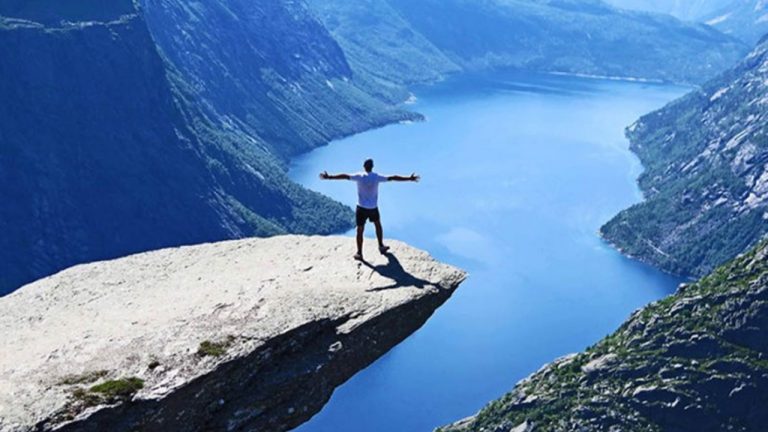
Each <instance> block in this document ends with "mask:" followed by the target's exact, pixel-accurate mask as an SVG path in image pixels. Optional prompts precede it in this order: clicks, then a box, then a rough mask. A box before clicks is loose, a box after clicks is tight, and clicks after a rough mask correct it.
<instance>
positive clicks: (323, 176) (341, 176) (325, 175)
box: [320, 171, 352, 180]
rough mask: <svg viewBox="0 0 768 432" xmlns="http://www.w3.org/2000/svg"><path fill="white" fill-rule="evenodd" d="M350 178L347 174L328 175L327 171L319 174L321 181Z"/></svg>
mask: <svg viewBox="0 0 768 432" xmlns="http://www.w3.org/2000/svg"><path fill="white" fill-rule="evenodd" d="M351 177H352V176H351V175H349V174H328V171H323V172H321V173H320V178H321V179H323V180H349V179H350V178H351Z"/></svg>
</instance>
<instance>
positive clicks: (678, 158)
mask: <svg viewBox="0 0 768 432" xmlns="http://www.w3.org/2000/svg"><path fill="white" fill-rule="evenodd" d="M767 120H768V41H766V42H763V43H761V44H760V45H758V46H757V48H756V49H755V50H754V51H753V52H752V53H751V54H749V55H748V56H747V58H746V59H745V60H744V61H742V62H741V63H740V64H739V65H738V66H737V67H736V68H734V69H732V70H731V71H729V72H727V73H725V74H724V75H722V76H720V77H719V78H716V79H714V80H712V81H710V82H708V83H707V84H706V85H704V86H703V87H702V88H701V89H699V90H696V91H694V92H692V93H690V94H688V95H687V96H685V97H683V98H681V99H680V100H678V101H675V102H673V103H671V104H670V105H668V106H667V107H665V108H663V109H661V110H659V111H657V112H654V113H651V114H648V115H646V116H644V117H643V118H641V119H640V120H639V121H638V122H637V123H636V124H634V125H632V126H631V127H630V128H629V129H628V136H629V138H630V141H631V148H632V150H633V151H634V152H635V153H637V154H638V156H639V157H640V159H641V161H642V163H643V165H644V166H645V172H644V173H643V174H642V176H641V177H640V187H641V188H642V189H643V191H644V192H645V196H646V201H645V202H643V203H641V204H638V205H636V206H634V207H632V208H630V209H628V210H626V211H624V212H622V213H621V214H619V215H618V216H617V217H616V218H614V219H613V220H612V221H610V222H609V223H608V224H606V225H605V226H604V227H603V228H602V233H603V235H604V236H605V237H606V238H607V239H608V240H609V241H611V242H613V243H615V244H616V245H618V247H619V248H620V249H622V250H623V251H624V252H626V253H628V254H630V255H633V256H636V257H639V258H640V259H642V260H644V261H648V262H650V263H652V264H654V265H657V266H659V267H661V268H663V269H664V270H667V271H670V272H674V273H681V274H693V275H697V276H701V275H703V274H706V273H707V272H709V271H711V270H712V269H713V268H714V267H715V266H717V265H719V264H722V263H724V262H725V261H727V260H729V259H731V258H733V257H734V256H736V255H737V254H739V253H741V252H744V251H746V250H747V249H748V248H749V247H750V246H753V245H754V244H755V243H756V242H758V241H759V240H760V239H761V238H762V237H763V236H764V235H765V234H766V233H768V212H766V210H767V207H768V141H767V140H766V136H767V135H766V134H767V133H768V127H767V125H768V121H767Z"/></svg>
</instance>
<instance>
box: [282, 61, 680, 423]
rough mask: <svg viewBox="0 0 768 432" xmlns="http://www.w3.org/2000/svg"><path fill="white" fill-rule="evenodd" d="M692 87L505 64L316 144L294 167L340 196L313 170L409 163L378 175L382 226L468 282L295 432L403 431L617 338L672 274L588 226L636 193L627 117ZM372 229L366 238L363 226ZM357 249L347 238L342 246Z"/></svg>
mask: <svg viewBox="0 0 768 432" xmlns="http://www.w3.org/2000/svg"><path fill="white" fill-rule="evenodd" d="M686 90H687V89H685V88H680V87H673V86H664V85H652V84H641V83H629V82H618V81H604V80H593V79H581V78H574V77H554V76H539V75H522V74H506V75H504V76H495V77H489V76H486V77H471V78H467V77H464V78H461V79H454V80H449V81H446V82H443V83H441V84H439V85H436V86H433V87H428V88H422V89H418V90H417V91H416V94H417V96H418V102H417V103H416V104H415V105H413V106H412V108H413V109H414V110H417V111H419V112H421V113H423V114H425V115H426V116H427V121H426V122H421V123H414V124H407V125H394V126H389V127H386V128H383V129H379V130H375V131H371V132H366V133H363V134H360V135H357V136H353V137H351V138H348V139H344V140H341V141H337V142H334V143H332V144H331V145H329V146H327V147H324V148H320V149H317V150H315V151H313V152H311V153H309V154H307V155H305V156H303V157H300V158H298V159H296V160H295V163H294V164H293V167H292V169H291V172H290V175H291V177H292V178H293V179H295V180H296V181H298V182H300V183H301V184H303V185H305V186H307V187H309V188H311V189H313V190H316V191H319V192H322V193H324V194H326V195H329V196H331V197H333V198H335V199H337V200H339V201H342V202H344V203H347V204H349V205H354V204H355V188H354V185H353V184H352V183H349V182H343V181H342V182H329V181H320V180H319V179H318V177H317V174H318V173H319V172H321V171H323V170H328V171H329V172H351V171H352V172H353V171H359V170H360V166H361V164H362V161H363V160H364V159H365V158H367V157H372V158H374V159H375V161H376V170H377V171H379V172H380V173H382V174H395V173H398V174H405V175H409V174H410V173H411V172H414V171H415V172H418V173H419V174H421V175H422V181H421V182H420V183H418V184H412V183H395V184H384V185H382V187H381V190H380V201H379V205H380V209H381V213H382V222H383V224H384V229H385V235H386V236H389V237H393V238H397V239H400V240H404V241H406V242H408V243H410V244H412V245H414V246H417V247H420V248H423V249H426V250H428V251H430V253H432V255H433V256H435V257H437V258H438V259H440V260H443V261H446V262H448V263H451V264H454V265H457V266H460V267H462V268H464V269H466V270H468V271H469V273H470V278H469V279H468V280H467V281H466V282H465V283H464V284H463V285H462V286H461V287H460V288H459V290H458V291H457V292H456V294H455V295H454V296H453V297H452V298H451V299H450V300H449V301H448V302H447V303H446V304H445V305H444V306H443V307H442V308H440V309H439V310H438V311H437V312H436V313H435V314H434V316H433V317H432V318H431V319H430V320H429V321H428V322H427V324H426V325H425V326H424V327H423V328H422V329H420V330H419V331H418V332H417V333H415V334H414V335H412V336H411V337H410V338H408V339H407V340H406V341H404V342H403V343H402V344H400V345H399V346H397V347H395V348H394V349H393V350H392V351H391V352H389V353H388V354H387V355H385V356H384V357H383V358H381V359H380V360H379V361H377V362H376V363H374V364H373V365H371V366H370V367H369V368H367V369H365V370H363V371H361V372H360V373H358V374H357V375H356V376H355V377H353V378H352V379H351V380H350V381H348V382H347V383H346V384H344V385H343V386H341V387H340V388H339V389H338V390H337V391H336V392H335V394H334V395H333V398H332V399H331V401H330V402H329V403H328V405H327V406H326V407H325V408H324V409H323V410H322V411H321V412H320V413H319V414H317V415H316V416H315V417H314V418H313V419H312V420H311V421H309V422H308V423H306V424H305V425H303V426H301V427H300V428H298V429H297V430H298V431H301V432H321V431H322V432H324V431H328V432H344V431H349V432H353V431H354V432H375V431H386V432H393V431H397V432H408V431H419V432H420V431H430V430H432V429H433V428H435V427H437V426H440V425H443V424H445V423H448V422H451V421H454V420H457V419H459V418H462V417H465V416H468V415H471V414H473V413H475V412H476V411H477V410H478V409H479V408H481V407H482V406H484V405H485V404H486V403H488V402H489V401H491V400H492V399H495V398H498V397H499V396H501V395H503V394H504V393H506V392H507V391H509V390H510V389H511V388H512V387H513V385H514V384H515V383H516V382H517V381H518V380H520V379H521V378H524V377H525V376H527V375H529V374H530V373H532V372H534V371H535V370H537V369H538V368H539V367H540V366H542V365H543V364H544V363H547V362H549V361H551V360H553V359H555V358H556V357H559V356H562V355H564V354H567V353H571V352H577V351H581V350H583V349H584V348H586V347H587V346H589V345H591V344H593V343H594V342H596V341H598V340H599V339H600V338H602V337H604V336H606V335H607V334H609V333H611V332H612V331H613V330H614V329H616V328H617V327H618V326H619V324H621V323H622V322H623V321H624V320H625V319H626V318H627V316H628V315H629V314H630V313H631V312H632V311H633V310H635V309H637V308H639V307H641V306H643V305H645V304H647V303H649V302H651V301H653V300H656V299H659V298H661V297H663V296H665V295H667V294H669V293H671V292H672V291H674V288H675V287H676V286H677V284H678V283H679V282H680V281H679V280H677V279H675V278H673V277H670V276H667V275H664V274H662V273H660V272H658V271H656V270H654V269H653V268H650V267H648V266H646V265H643V264H641V263H638V262H635V261H632V260H629V259H627V258H624V257H622V256H621V255H620V254H619V253H617V252H616V251H614V250H613V249H611V247H609V246H608V245H606V244H605V243H603V242H602V241H601V239H600V238H599V237H598V235H597V231H598V228H599V227H600V225H601V224H603V223H604V222H606V221H607V220H608V219H609V218H610V217H611V216H613V215H614V214H616V213H617V212H618V211H619V210H621V209H623V208H625V207H627V206H629V205H631V204H633V203H635V202H638V201H639V200H641V194H640V192H639V190H638V188H637V186H636V183H635V179H636V177H637V176H638V175H639V174H640V172H641V170H642V167H641V165H640V164H639V162H638V161H637V159H636V158H635V157H634V156H633V155H632V154H631V153H630V152H629V150H628V143H627V141H626V139H625V138H624V134H623V130H624V128H625V127H626V126H627V125H629V124H631V123H632V122H633V121H635V120H636V119H637V118H638V117H639V116H640V115H642V114H645V113H648V112H650V111H652V110H654V109H657V108H660V107H662V106H663V105H664V104H665V103H666V102H668V101H670V100H672V99H674V98H676V97H678V96H680V95H682V94H683V93H684V92H685V91H686ZM372 231H373V230H372V227H369V229H368V234H369V235H372ZM353 251H354V246H353V241H352V240H351V239H350V254H352V253H353Z"/></svg>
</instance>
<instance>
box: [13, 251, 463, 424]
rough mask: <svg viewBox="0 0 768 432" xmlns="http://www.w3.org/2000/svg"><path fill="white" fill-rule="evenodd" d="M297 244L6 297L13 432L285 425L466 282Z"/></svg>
mask: <svg viewBox="0 0 768 432" xmlns="http://www.w3.org/2000/svg"><path fill="white" fill-rule="evenodd" d="M368 246H370V248H371V249H370V250H366V252H367V257H368V259H369V260H370V263H359V262H356V261H353V260H352V257H351V255H352V251H353V248H354V246H353V240H352V239H349V238H343V237H302V236H285V237H275V238H269V239H248V240H241V241H230V242H222V243H213V244H205V245H199V246H190V247H181V248H175V249H165V250H159V251H154V252H148V253H142V254H138V255H133V256H129V257H126V258H121V259H118V260H114V261H105V262H98V263H92V264H86V265H81V266H77V267H73V268H70V269H68V270H65V271H63V272H61V273H59V274H56V275H54V276H51V277H48V278H46V279H42V280H39V281H37V282H34V283H32V284H29V285H27V286H25V287H22V288H21V289H19V290H18V291H16V292H14V293H13V294H10V295H8V296H6V297H4V298H1V299H0V333H2V335H3V338H2V339H1V341H2V342H0V351H2V353H3V355H2V356H0V431H3V432H10V431H14V432H15V431H31V430H52V429H54V428H56V429H57V430H68V431H69V430H88V431H104V430H109V431H121V430H126V431H127V430H174V431H183V430H259V431H270V430H287V429H290V428H292V427H295V426H297V425H298V424H300V423H301V422H303V421H306V420H307V419H308V418H309V417H311V415H312V414H314V413H315V412H317V411H318V410H319V409H320V408H321V407H322V405H323V404H324V403H325V402H326V401H327V400H328V398H329V397H330V395H331V393H332V392H333V389H334V388H335V387H336V386H337V385H339V384H340V383H342V382H344V381H345V380H346V379H348V378H349V377H350V376H352V375H353V374H354V373H355V372H357V371H358V370H360V369H361V368H363V367H365V366H366V365H368V364H369V363H371V362H372V361H373V360H375V359H376V358H378V357H379V356H380V355H382V354H383V353H385V352H386V351H387V350H389V349H390V348H391V347H392V346H393V345H395V344H396V343H398V342H400V341H401V340H402V339H404V338H405V337H407V336H408V335H410V334H411V333H412V332H413V331H415V330H416V329H417V328H419V327H420V326H421V325H422V324H423V323H424V322H425V321H426V319H427V318H428V317H429V316H430V315H431V314H432V312H433V311H434V310H435V309H436V308H437V307H438V306H439V305H441V304H442V303H443V302H444V301H445V300H447V299H448V298H449V297H450V295H451V294H452V292H453V291H454V289H455V288H456V287H457V286H458V285H459V284H460V283H461V282H462V281H463V280H464V278H465V274H464V273H463V272H462V271H460V270H458V269H455V268H453V267H450V266H447V265H444V264H441V263H438V262H436V261H435V260H434V259H432V258H431V257H430V256H429V255H428V254H426V253H424V252H421V251H418V250H415V249H413V248H410V247H408V246H407V245H405V244H402V243H398V242H392V244H391V246H392V254H390V255H386V256H382V255H379V254H378V253H377V252H376V251H375V250H374V249H373V245H372V244H371V245H368Z"/></svg>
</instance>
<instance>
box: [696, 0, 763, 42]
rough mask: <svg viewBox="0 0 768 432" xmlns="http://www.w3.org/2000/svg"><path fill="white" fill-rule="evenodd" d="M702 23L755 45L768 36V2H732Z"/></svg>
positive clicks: (708, 15) (704, 19)
mask: <svg viewBox="0 0 768 432" xmlns="http://www.w3.org/2000/svg"><path fill="white" fill-rule="evenodd" d="M702 21H705V22H706V23H707V24H709V25H711V26H713V27H715V28H716V29H718V30H720V31H722V32H723V33H726V34H729V35H732V36H735V37H737V38H739V39H741V40H743V41H746V42H747V43H752V44H754V43H756V42H757V41H759V40H760V39H761V38H762V37H763V36H765V35H766V34H768V1H766V0H736V1H732V2H731V3H730V4H728V5H727V6H724V7H722V8H719V9H717V10H715V11H712V12H711V13H709V14H707V15H706V16H704V17H703V18H702Z"/></svg>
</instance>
